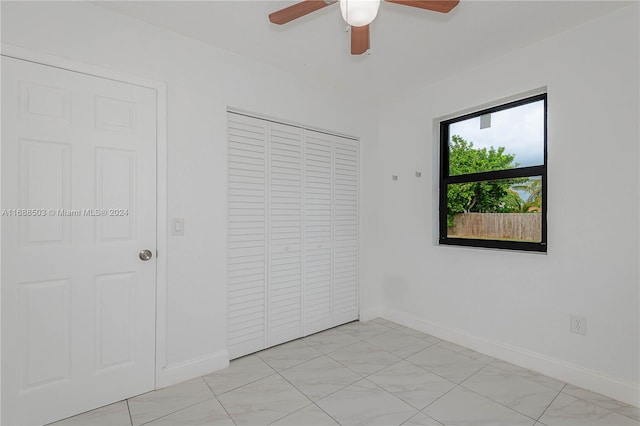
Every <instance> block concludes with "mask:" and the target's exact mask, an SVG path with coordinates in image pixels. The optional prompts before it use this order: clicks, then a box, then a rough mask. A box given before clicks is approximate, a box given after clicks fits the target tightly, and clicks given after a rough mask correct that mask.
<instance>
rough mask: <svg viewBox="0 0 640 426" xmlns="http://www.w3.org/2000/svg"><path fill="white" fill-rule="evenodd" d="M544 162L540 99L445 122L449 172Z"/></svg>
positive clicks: (465, 172)
mask: <svg viewBox="0 0 640 426" xmlns="http://www.w3.org/2000/svg"><path fill="white" fill-rule="evenodd" d="M543 163H544V101H542V100H540V101H536V102H532V103H528V104H525V105H520V106H517V107H514V108H509V109H505V110H502V111H498V112H494V113H491V114H485V115H482V116H479V117H474V118H469V119H467V120H463V121H458V122H456V123H451V124H450V125H449V175H450V176H455V175H461V174H467V173H478V172H487V171H492V170H506V169H512V168H516V167H527V166H538V165H542V164H543Z"/></svg>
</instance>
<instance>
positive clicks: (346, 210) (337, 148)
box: [332, 137, 358, 325]
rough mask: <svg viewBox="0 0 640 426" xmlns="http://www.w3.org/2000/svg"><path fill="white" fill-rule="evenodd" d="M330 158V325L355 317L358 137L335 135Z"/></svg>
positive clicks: (356, 314) (356, 293) (354, 318)
mask: <svg viewBox="0 0 640 426" xmlns="http://www.w3.org/2000/svg"><path fill="white" fill-rule="evenodd" d="M333 155H334V159H333V244H334V252H333V302H332V305H333V325H338V324H343V323H345V322H348V321H353V320H356V319H358V141H355V140H352V139H346V138H338V137H336V140H335V144H334V154H333Z"/></svg>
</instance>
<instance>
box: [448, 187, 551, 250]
mask: <svg viewBox="0 0 640 426" xmlns="http://www.w3.org/2000/svg"><path fill="white" fill-rule="evenodd" d="M542 203H543V199H542V178H541V177H540V176H532V177H525V178H514V179H500V180H493V181H481V182H469V183H457V184H450V185H447V237H448V238H473V239H481V240H502V241H529V242H541V241H542Z"/></svg>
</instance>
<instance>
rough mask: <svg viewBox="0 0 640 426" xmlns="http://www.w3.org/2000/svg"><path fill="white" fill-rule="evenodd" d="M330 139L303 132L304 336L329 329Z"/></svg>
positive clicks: (330, 276)
mask: <svg viewBox="0 0 640 426" xmlns="http://www.w3.org/2000/svg"><path fill="white" fill-rule="evenodd" d="M333 140H334V136H332V135H327V134H325V133H320V132H314V131H312V130H305V132H304V141H305V150H304V153H305V154H304V170H305V176H304V243H305V250H304V283H305V289H304V334H305V335H307V334H312V333H316V332H318V331H320V330H325V329H327V328H331V327H332V326H333V325H334V324H333V321H332V305H333V303H332V291H331V289H332V279H333V268H332V252H333V250H332V249H333V244H332V229H333V209H332V205H333Z"/></svg>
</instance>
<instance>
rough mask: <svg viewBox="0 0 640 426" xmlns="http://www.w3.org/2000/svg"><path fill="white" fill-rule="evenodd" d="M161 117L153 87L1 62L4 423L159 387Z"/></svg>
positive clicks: (48, 417) (44, 417) (62, 413)
mask: <svg viewBox="0 0 640 426" xmlns="http://www.w3.org/2000/svg"><path fill="white" fill-rule="evenodd" d="M155 117H156V92H155V90H153V89H148V88H142V87H139V86H135V85H131V84H126V83H122V82H116V81H112V80H107V79H103V78H98V77H93V76H89V75H86V74H80V73H76V72H71V71H67V70H62V69H59V68H53V67H48V66H44V65H39V64H35V63H31V62H26V61H21V60H16V59H12V58H6V57H3V58H2V208H3V216H2V408H3V410H2V414H3V418H2V424H8V425H16V424H43V423H47V422H50V421H54V420H57V419H60V418H64V417H67V416H70V415H73V414H77V413H80V412H82V411H86V410H89V409H92V408H96V407H98V406H101V405H104V404H107V403H111V402H114V401H117V400H121V399H123V398H127V397H130V396H133V395H136V394H140V393H143V392H146V391H149V390H152V389H153V388H154V378H155V364H154V359H155V280H156V278H155V274H156V272H155V271H156V267H155V263H156V262H155V246H156V118H155ZM144 249H148V250H150V251H151V254H152V255H153V257H152V258H151V259H150V260H147V261H143V260H141V258H139V252H140V251H141V250H144Z"/></svg>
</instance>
